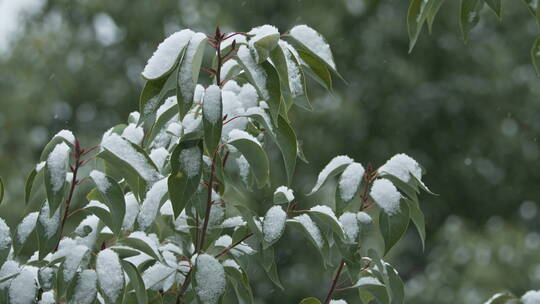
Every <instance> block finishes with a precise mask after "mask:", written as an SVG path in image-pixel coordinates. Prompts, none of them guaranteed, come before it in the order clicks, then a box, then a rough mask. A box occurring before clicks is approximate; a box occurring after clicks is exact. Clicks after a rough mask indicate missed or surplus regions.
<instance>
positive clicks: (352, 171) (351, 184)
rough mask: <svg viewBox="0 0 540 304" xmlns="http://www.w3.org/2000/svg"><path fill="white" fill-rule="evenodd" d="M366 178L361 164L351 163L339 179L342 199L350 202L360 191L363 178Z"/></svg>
mask: <svg viewBox="0 0 540 304" xmlns="http://www.w3.org/2000/svg"><path fill="white" fill-rule="evenodd" d="M363 176H364V167H363V166H362V165H361V164H359V163H351V164H350V165H348V166H347V168H346V169H345V171H343V173H342V174H341V177H340V179H339V190H340V192H341V199H343V200H344V201H350V200H351V199H352V198H353V196H354V195H355V194H356V191H357V190H358V186H360V182H361V181H362V177H363Z"/></svg>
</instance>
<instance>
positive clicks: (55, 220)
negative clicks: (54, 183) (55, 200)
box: [0, 201, 61, 248]
mask: <svg viewBox="0 0 540 304" xmlns="http://www.w3.org/2000/svg"><path fill="white" fill-rule="evenodd" d="M60 209H61V208H56V211H55V212H54V214H53V216H52V217H51V216H50V209H49V202H48V201H45V202H44V203H43V206H42V207H41V211H40V213H39V223H40V224H41V226H43V228H45V236H46V237H47V239H50V238H51V237H52V236H53V235H54V234H55V233H56V230H57V229H58V226H59V225H60ZM0 242H1V241H0ZM0 248H1V246H0Z"/></svg>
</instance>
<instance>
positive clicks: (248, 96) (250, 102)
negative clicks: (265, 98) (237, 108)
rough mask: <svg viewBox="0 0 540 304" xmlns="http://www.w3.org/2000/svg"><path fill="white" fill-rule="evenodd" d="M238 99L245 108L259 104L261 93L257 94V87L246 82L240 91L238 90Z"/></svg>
mask: <svg viewBox="0 0 540 304" xmlns="http://www.w3.org/2000/svg"><path fill="white" fill-rule="evenodd" d="M238 99H239V100H240V103H241V104H242V106H244V109H245V110H247V109H249V108H252V107H257V106H258V105H259V94H257V89H255V87H254V86H252V85H251V84H250V83H245V84H244V85H243V86H242V88H241V89H240V92H238Z"/></svg>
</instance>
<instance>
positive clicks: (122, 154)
mask: <svg viewBox="0 0 540 304" xmlns="http://www.w3.org/2000/svg"><path fill="white" fill-rule="evenodd" d="M102 146H103V147H104V148H105V149H107V150H109V151H110V152H111V153H113V154H114V155H116V156H117V157H119V158H120V159H122V160H123V161H125V162H127V163H128V164H130V165H131V166H132V167H133V168H134V169H135V170H136V171H137V172H138V173H139V174H140V175H141V177H142V178H144V179H145V180H146V181H147V182H153V181H155V180H157V179H159V177H160V174H159V173H158V172H157V170H156V168H154V167H153V166H152V165H151V164H150V163H149V162H148V159H147V158H146V157H145V156H144V155H143V154H141V153H139V151H137V150H136V149H135V148H133V147H132V146H131V143H129V142H128V141H126V140H125V139H123V138H122V137H120V136H118V135H117V134H111V135H109V136H107V137H106V138H105V139H104V141H103V142H102Z"/></svg>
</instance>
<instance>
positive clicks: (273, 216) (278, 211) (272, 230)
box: [263, 205, 287, 243]
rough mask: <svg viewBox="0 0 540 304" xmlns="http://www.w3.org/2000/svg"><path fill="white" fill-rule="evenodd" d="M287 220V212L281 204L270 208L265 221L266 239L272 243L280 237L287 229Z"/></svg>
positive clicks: (264, 231) (264, 232)
mask: <svg viewBox="0 0 540 304" xmlns="http://www.w3.org/2000/svg"><path fill="white" fill-rule="evenodd" d="M286 220H287V213H285V211H283V208H281V206H277V205H276V206H272V207H271V208H270V209H268V211H267V212H266V215H265V216H264V221H263V235H264V240H265V241H266V242H268V243H271V242H274V241H276V240H277V239H279V237H280V236H281V234H283V230H284V229H285V221H286Z"/></svg>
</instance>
